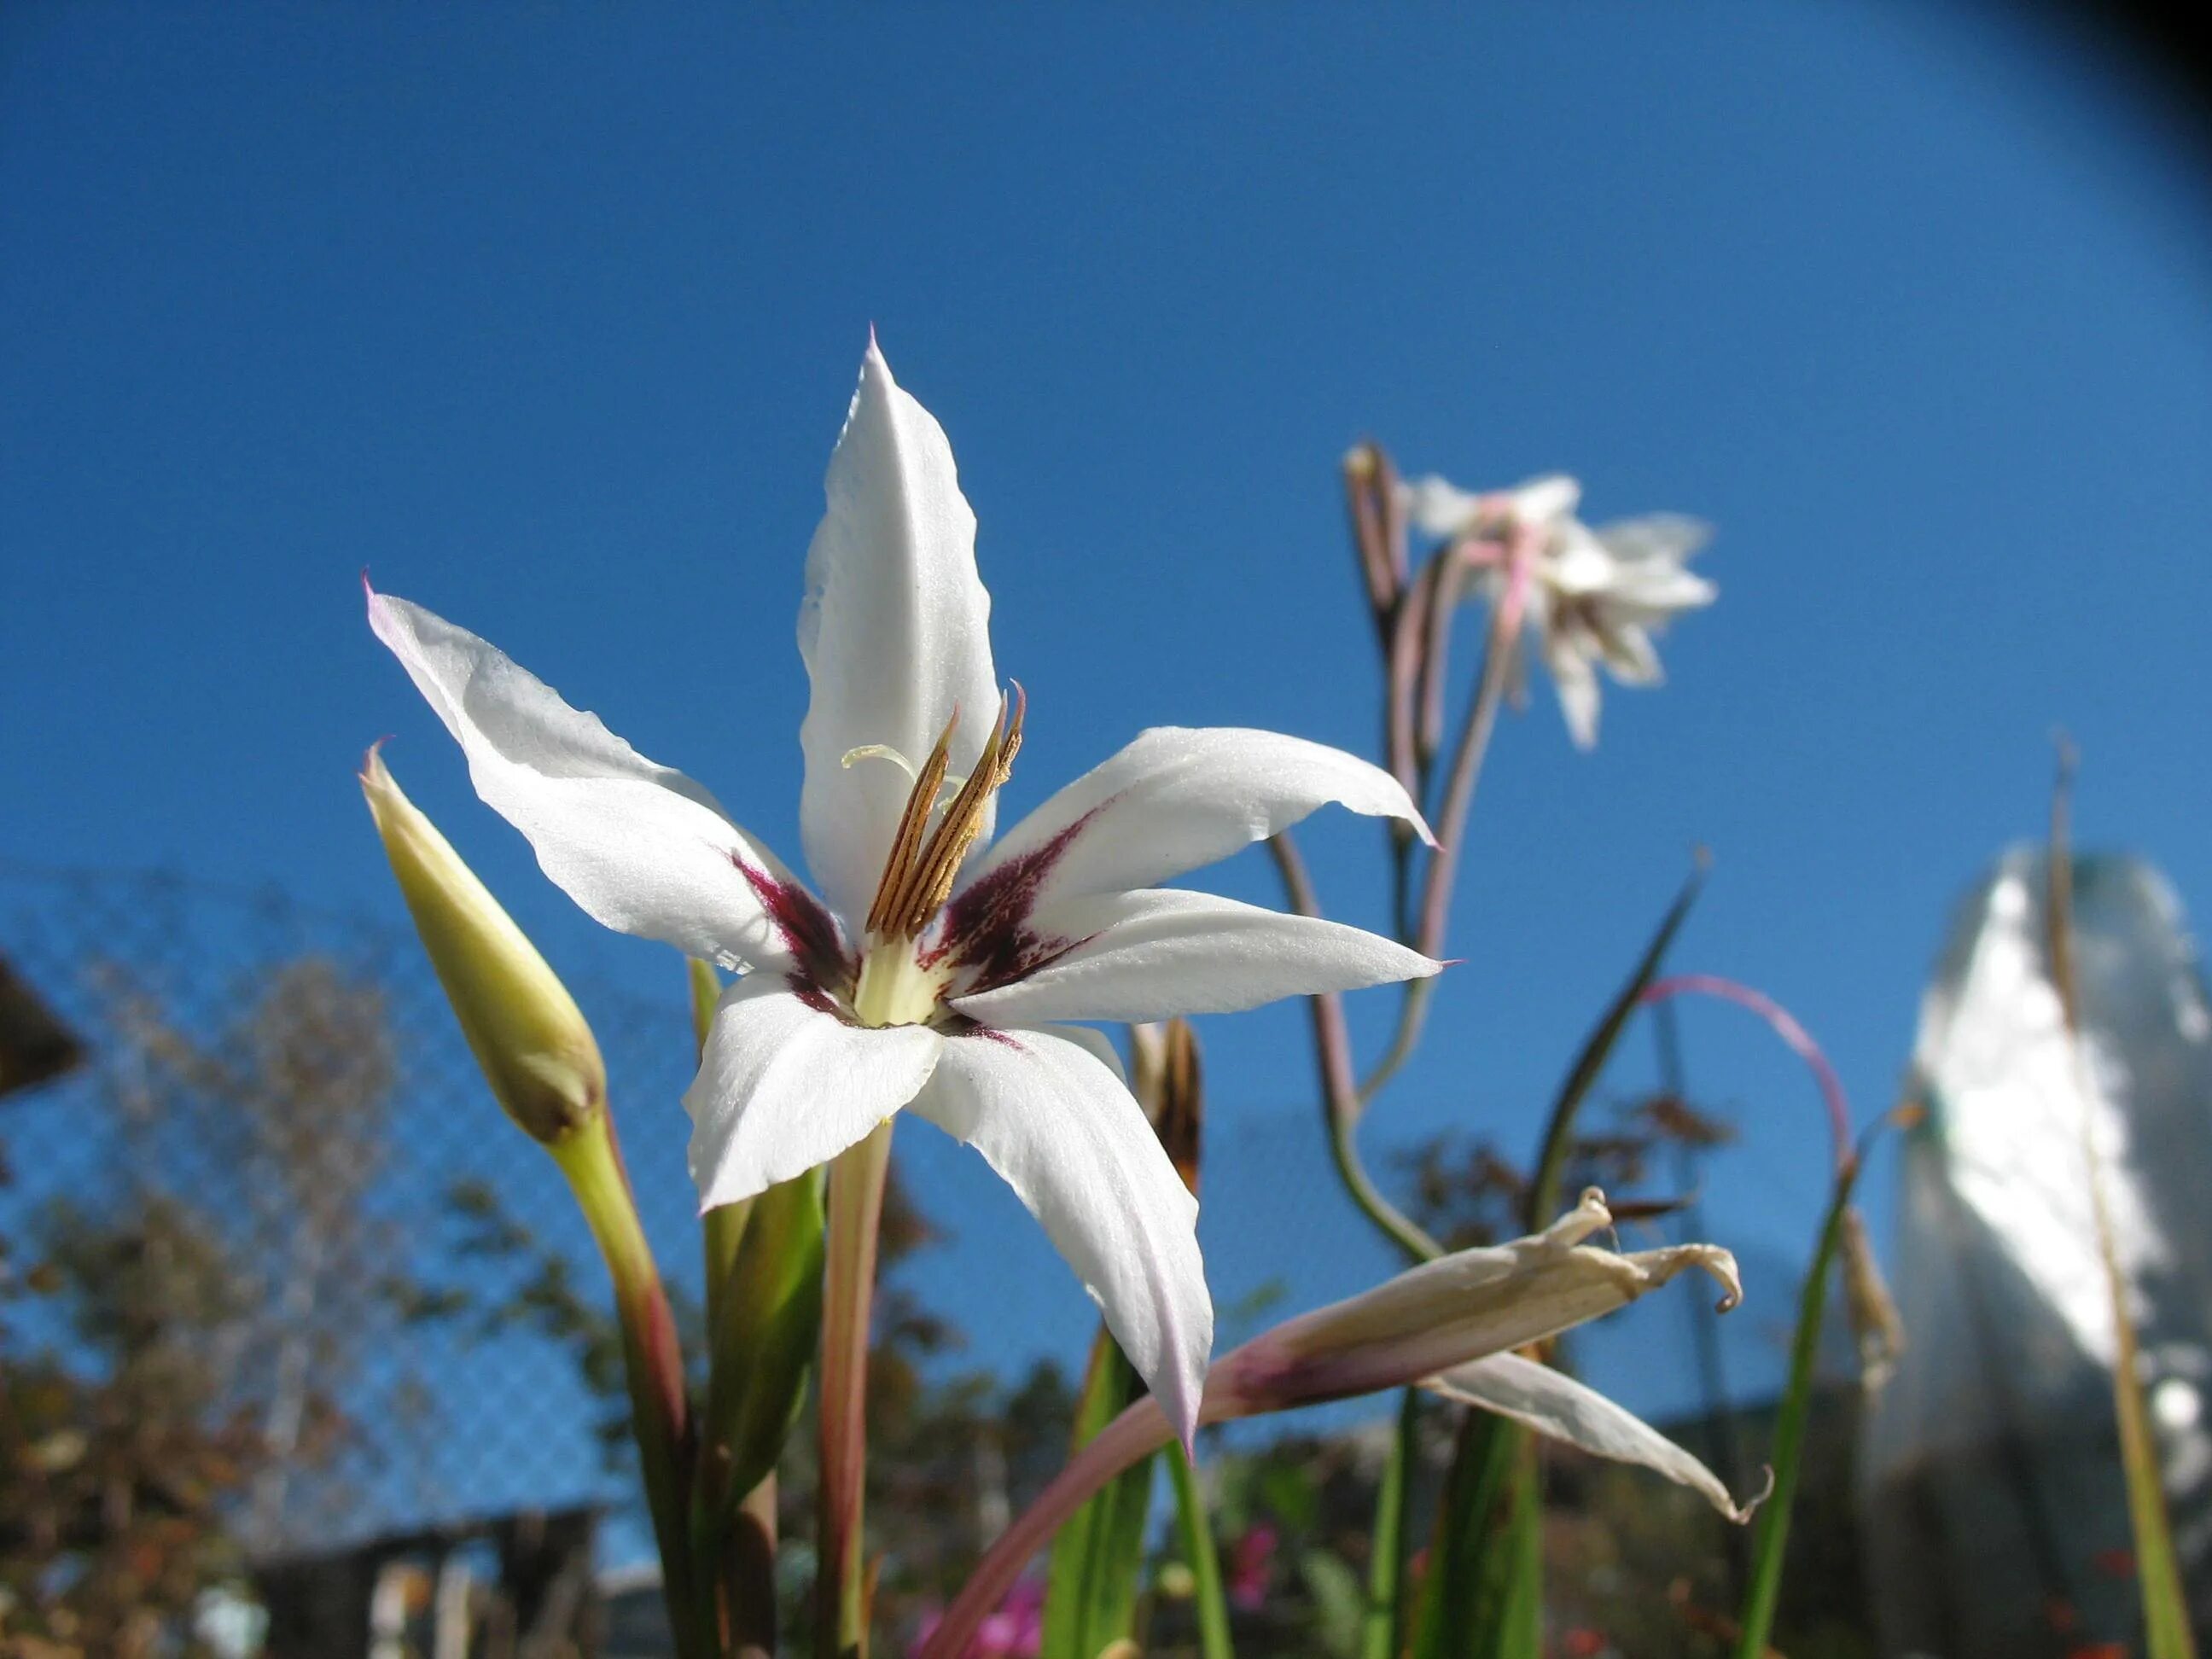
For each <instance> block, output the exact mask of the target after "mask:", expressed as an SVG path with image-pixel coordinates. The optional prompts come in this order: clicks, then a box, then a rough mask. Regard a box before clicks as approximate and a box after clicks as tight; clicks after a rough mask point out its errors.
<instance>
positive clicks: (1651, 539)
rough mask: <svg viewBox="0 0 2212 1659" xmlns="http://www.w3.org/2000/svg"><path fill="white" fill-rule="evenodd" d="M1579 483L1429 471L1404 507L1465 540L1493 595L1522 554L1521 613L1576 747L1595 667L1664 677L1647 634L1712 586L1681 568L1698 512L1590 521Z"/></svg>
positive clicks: (1695, 538)
mask: <svg viewBox="0 0 2212 1659" xmlns="http://www.w3.org/2000/svg"><path fill="white" fill-rule="evenodd" d="M1581 503H1582V486H1581V485H1580V484H1579V483H1577V482H1576V481H1575V480H1574V479H1572V478H1571V477H1566V476H1565V474H1560V473H1553V474H1549V475H1547V476H1545V477H1539V478H1532V479H1530V480H1529V481H1528V483H1524V484H1522V485H1520V486H1518V487H1517V488H1516V489H1508V490H1498V491H1495V492H1493V493H1491V494H1488V495H1471V494H1469V493H1468V491H1466V490H1463V489H1459V488H1457V487H1456V486H1455V485H1453V484H1451V483H1447V482H1446V481H1445V480H1443V479H1442V478H1438V477H1426V478H1422V479H1419V481H1417V482H1415V483H1412V484H1409V485H1407V487H1406V504H1407V516H1408V517H1409V518H1410V519H1411V520H1413V522H1414V523H1415V524H1417V525H1419V526H1420V527H1421V529H1422V530H1423V531H1425V532H1427V533H1428V534H1430V535H1431V536H1435V537H1438V538H1443V539H1446V540H1456V541H1462V542H1464V543H1465V544H1467V550H1468V556H1469V558H1470V560H1471V561H1472V562H1476V563H1477V564H1478V565H1479V567H1480V572H1481V577H1480V580H1481V584H1482V586H1483V588H1484V590H1485V592H1487V593H1488V595H1489V597H1490V599H1491V601H1492V603H1493V604H1496V603H1498V600H1499V599H1500V598H1501V597H1502V596H1503V594H1504V591H1505V587H1506V585H1507V583H1508V582H1509V581H1510V580H1511V579H1512V571H1513V562H1514V561H1515V559H1516V558H1525V559H1527V560H1528V570H1527V573H1526V581H1527V589H1526V596H1525V605H1526V620H1527V626H1528V630H1529V631H1530V632H1531V633H1533V634H1534V635H1535V636H1536V640H1537V646H1538V649H1539V650H1540V651H1541V653H1542V654H1543V659H1544V665H1545V667H1546V668H1547V670H1549V671H1550V673H1551V676H1552V683H1553V685H1555V686H1556V687H1557V688H1558V690H1559V707H1560V708H1561V710H1562V712H1563V713H1564V714H1565V716H1566V721H1567V730H1568V732H1570V733H1571V735H1572V736H1573V738H1574V740H1575V742H1576V744H1577V745H1578V746H1579V747H1581V748H1583V749H1588V748H1590V747H1591V746H1593V745H1594V744H1595V743H1596V742H1597V727H1598V711H1599V704H1600V702H1601V696H1600V690H1599V686H1598V678H1597V670H1598V667H1599V665H1603V666H1604V667H1605V669H1606V671H1607V672H1608V673H1609V674H1611V675H1612V676H1613V678H1614V679H1615V680H1616V681H1618V682H1619V683H1620V684H1623V685H1656V684H1659V683H1660V682H1661V680H1662V678H1664V677H1663V675H1662V672H1661V670H1660V665H1659V653H1658V650H1657V648H1656V646H1655V644H1654V643H1653V636H1654V635H1656V634H1658V633H1660V632H1662V631H1663V630H1664V629H1665V628H1666V626H1667V624H1668V623H1669V622H1671V621H1672V620H1673V619H1674V617H1676V616H1678V615H1679V614H1680V613H1681V612H1682V611H1693V610H1697V609H1699V607H1701V606H1704V605H1711V603H1712V602H1713V600H1714V599H1715V598H1716V597H1717V595H1718V592H1719V590H1718V589H1717V588H1716V587H1715V586H1713V584H1712V583H1711V582H1710V581H1708V580H1705V578H1704V577H1702V576H1699V575H1697V574H1694V573H1693V572H1692V571H1691V570H1689V569H1688V568H1686V561H1687V560H1688V559H1689V558H1690V557H1691V556H1692V555H1694V554H1695V553H1696V552H1697V551H1698V550H1699V549H1700V548H1702V547H1703V546H1704V545H1705V543H1706V541H1707V540H1708V539H1709V538H1710V537H1711V531H1710V529H1709V528H1708V527H1707V526H1705V525H1704V524H1703V523H1701V522H1699V520H1695V519H1690V518H1685V517H1682V516H1681V515H1680V514H1678V513H1650V514H1647V515H1646V516H1644V517H1642V518H1636V519H1622V520H1616V521H1614V522H1613V523H1611V524H1607V525H1601V526H1598V527H1596V528H1595V529H1593V528H1591V527H1590V526H1588V525H1586V524H1584V523H1583V521H1582V520H1580V519H1579V518H1577V516H1576V512H1577V508H1578V507H1580V505H1581Z"/></svg>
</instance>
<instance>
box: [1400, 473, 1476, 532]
mask: <svg viewBox="0 0 2212 1659" xmlns="http://www.w3.org/2000/svg"><path fill="white" fill-rule="evenodd" d="M1400 489H1401V495H1400V499H1401V501H1403V502H1404V503H1405V507H1406V517H1407V519H1408V520H1411V521H1412V522H1413V524H1414V525H1415V526H1418V527H1419V530H1420V532H1421V533H1422V534H1423V535H1425V536H1435V537H1437V538H1444V537H1449V536H1456V535H1458V534H1460V533H1461V532H1462V531H1464V530H1466V529H1467V528H1468V526H1471V525H1472V524H1473V523H1474V519H1475V514H1476V513H1477V512H1478V511H1479V510H1480V507H1481V505H1482V497H1481V496H1480V495H1469V494H1468V492H1467V491H1466V490H1464V489H1461V488H1460V487H1459V486H1458V485H1457V484H1455V483H1452V482H1451V481H1450V480H1449V479H1447V478H1439V477H1437V476H1436V475H1435V474H1434V473H1431V474H1430V475H1429V476H1428V477H1425V478H1416V479H1414V480H1413V482H1412V483H1408V484H1404V485H1401V486H1400Z"/></svg>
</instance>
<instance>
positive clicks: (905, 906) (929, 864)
mask: <svg viewBox="0 0 2212 1659" xmlns="http://www.w3.org/2000/svg"><path fill="white" fill-rule="evenodd" d="M1028 704H1029V699H1028V696H1027V695H1026V694H1025V693H1024V691H1023V690H1022V688H1021V686H1020V685H1019V684H1016V685H1015V686H1014V687H1013V689H1012V691H1011V692H1010V693H1008V694H1007V695H1006V696H1003V697H1001V698H1000V702H999V718H998V720H996V721H995V722H994V724H993V726H992V728H991V735H990V737H989V738H987V740H986V741H985V743H984V744H983V752H982V754H981V756H979V757H977V759H976V762H975V770H974V771H972V772H970V773H969V775H967V777H966V778H964V779H963V780H962V781H961V784H960V787H959V790H958V792H957V793H955V794H954V796H953V797H952V800H951V804H950V805H947V806H946V807H945V813H944V816H943V817H940V818H939V819H938V822H937V827H936V829H934V830H932V829H930V827H929V821H930V818H931V817H932V815H933V811H934V810H935V807H936V804H937V798H938V794H939V791H940V790H941V789H942V788H943V787H944V786H945V772H946V767H947V764H948V756H949V753H950V750H951V742H952V733H953V732H954V730H955V728H957V726H958V725H959V723H960V714H959V711H958V710H957V709H956V710H954V711H953V715H952V718H951V720H948V721H946V722H945V731H944V733H943V735H942V736H940V737H939V738H938V740H937V747H936V748H935V749H933V750H931V751H930V756H929V759H928V760H927V762H925V763H923V765H922V768H921V772H920V773H919V774H917V775H916V776H915V782H914V788H913V790H912V792H911V793H909V794H908V796H907V802H906V810H905V811H903V812H902V813H901V814H900V815H899V823H898V830H897V833H896V834H895V835H894V836H892V837H891V847H890V855H889V856H888V857H887V858H886V859H885V860H884V874H883V880H882V881H881V882H880V883H879V884H878V886H877V888H876V897H875V902H874V903H873V904H872V905H871V906H870V907H869V908H868V926H867V932H868V936H869V937H870V938H871V939H893V938H897V939H913V938H915V937H916V936H917V935H919V934H920V933H921V930H922V928H923V927H926V926H927V925H928V921H929V919H930V917H931V916H933V915H935V914H936V913H937V910H938V908H939V906H940V905H942V904H943V903H944V902H945V900H946V899H948V898H950V897H951V895H952V884H953V882H954V880H955V879H956V878H957V877H958V875H959V872H960V864H961V860H963V859H964V858H966V857H967V855H968V849H969V848H971V847H973V846H974V845H975V839H976V837H977V836H980V835H981V833H982V829H983V809H984V806H985V805H986V804H987V802H988V801H989V799H990V798H991V795H992V793H993V792H994V791H995V790H997V789H998V788H999V787H1000V786H1001V785H1002V784H1004V783H1005V782H1006V780H1007V778H1008V777H1010V776H1012V773H1013V764H1014V756H1015V754H1016V753H1017V752H1018V750H1020V748H1021V745H1022V718H1023V715H1024V713H1025V712H1026V710H1027V708H1028ZM872 752H873V746H872V745H871V746H870V747H869V748H868V749H866V750H858V749H856V750H853V751H851V753H850V754H848V756H847V757H846V758H847V760H848V762H849V761H850V760H852V759H853V758H854V757H863V758H865V757H866V755H867V754H869V753H872ZM889 757H890V754H889V751H886V758H889Z"/></svg>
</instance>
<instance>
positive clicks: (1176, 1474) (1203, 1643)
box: [1168, 1445, 1235, 1659]
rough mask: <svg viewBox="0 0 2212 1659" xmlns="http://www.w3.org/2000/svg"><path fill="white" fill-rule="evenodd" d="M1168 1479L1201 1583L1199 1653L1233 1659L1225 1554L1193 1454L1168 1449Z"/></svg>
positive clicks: (1212, 1658) (1192, 1566) (1192, 1568)
mask: <svg viewBox="0 0 2212 1659" xmlns="http://www.w3.org/2000/svg"><path fill="white" fill-rule="evenodd" d="M1168 1477H1169V1479H1170V1480H1172V1481H1173V1482H1174V1485H1175V1501H1176V1522H1177V1524H1178V1525H1179V1526H1180V1528H1182V1547H1183V1551H1184V1553H1186V1554H1188V1556H1189V1557H1190V1571H1191V1576H1192V1577H1194V1579H1195V1580H1196V1581H1197V1586H1196V1589H1195V1590H1194V1593H1193V1601H1194V1605H1195V1607H1196V1608H1197V1611H1198V1650H1199V1652H1200V1655H1201V1656H1202V1659H1233V1656H1234V1652H1235V1650H1234V1649H1233V1648H1232V1647H1231V1644H1230V1640H1229V1601H1228V1598H1227V1597H1226V1596H1225V1595H1224V1594H1223V1593H1222V1589H1221V1553H1220V1552H1219V1551H1218V1550H1217V1549H1216V1548H1215V1547H1214V1544H1213V1528H1212V1524H1211V1523H1210V1522H1208V1521H1207V1520H1206V1497H1205V1494H1204V1493H1202V1492H1200V1491H1199V1489H1198V1475H1197V1473H1196V1472H1195V1471H1194V1469H1192V1468H1191V1467H1190V1456H1189V1454H1188V1453H1187V1452H1185V1451H1184V1450H1183V1449H1182V1447H1181V1446H1180V1445H1176V1446H1170V1448H1169V1449H1168Z"/></svg>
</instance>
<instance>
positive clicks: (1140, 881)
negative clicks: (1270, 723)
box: [971, 726, 1434, 913]
mask: <svg viewBox="0 0 2212 1659" xmlns="http://www.w3.org/2000/svg"><path fill="white" fill-rule="evenodd" d="M1332 801H1334V803H1336V804H1337V805H1340V806H1347V807H1349V808H1351V809H1352V811H1355V812H1364V813H1367V814H1369V815H1370V816H1373V817H1393V818H1402V819H1403V820H1405V821H1406V822H1407V823H1410V824H1412V825H1413V828H1414V829H1415V830H1417V831H1418V832H1419V835H1420V836H1421V839H1422V840H1424V841H1428V842H1431V844H1433V839H1434V838H1433V837H1431V836H1430V834H1429V827H1428V825H1427V824H1425V823H1423V822H1422V821H1421V815H1420V813H1419V811H1418V810H1417V809H1416V808H1415V807H1414V805H1413V802H1412V800H1410V799H1408V798H1407V794H1406V792H1405V790H1404V788H1403V787H1401V786H1400V784H1399V782H1398V781H1397V780H1396V779H1395V778H1394V777H1392V776H1391V775H1389V773H1388V772H1385V771H1384V770H1383V769H1382V768H1380V767H1379V766H1373V765H1370V764H1369V763H1367V762H1365V761H1364V760H1361V759H1359V758H1358V757H1357V756H1353V755H1347V754H1346V753H1345V752H1344V751H1343V750H1340V749H1331V748H1328V747H1327V746H1326V745H1325V744H1318V743H1308V742H1307V741H1306V740H1305V739H1304V738H1286V737H1284V736H1282V735H1281V734H1280V733H1279V732H1253V731H1247V730H1244V729H1242V728H1240V727H1235V726H1200V727H1189V726H1154V727H1153V728H1152V730H1150V731H1148V732H1139V734H1138V736H1137V738H1136V740H1135V741H1134V742H1133V743H1131V744H1129V745H1128V746H1127V748H1125V749H1123V750H1121V752H1120V753H1119V754H1117V755H1115V757H1113V758H1112V759H1110V760H1109V761H1107V762H1106V763H1104V764H1103V765H1101V766H1098V767H1096V768H1094V769H1091V771H1089V772H1086V773H1085V774H1084V775H1083V776H1081V777H1079V778H1078V779H1077V780H1076V781H1074V782H1073V783H1071V784H1069V785H1068V786H1067V787H1066V788H1065V789H1062V790H1061V791H1060V793H1058V794H1055V795H1054V796H1053V797H1052V798H1051V799H1049V800H1048V801H1046V802H1045V803H1044V805H1042V806H1040V807H1038V808H1037V809H1036V811H1034V812H1031V813H1030V815H1029V816H1028V817H1025V818H1024V819H1023V820H1022V821H1021V822H1020V823H1018V824H1016V825H1015V826H1014V827H1013V828H1012V829H1010V830H1008V831H1007V832H1006V836H1005V838H1004V839H1003V840H1002V841H1000V842H999V843H998V845H996V846H995V847H994V848H992V849H991V851H990V853H989V854H988V855H987V857H986V858H985V859H984V860H982V861H981V864H980V865H979V866H976V870H975V881H974V883H972V884H971V890H973V888H974V887H975V886H979V885H980V884H981V883H982V882H983V881H984V880H985V879H986V878H992V879H994V880H995V881H996V882H998V883H999V884H1001V885H1009V886H1012V885H1018V886H1019V887H1021V888H1022V890H1023V892H1022V898H1023V901H1024V904H1025V906H1026V908H1028V909H1029V910H1030V911H1031V912H1032V913H1034V912H1035V911H1036V910H1038V909H1041V908H1044V907H1045V906H1047V905H1049V904H1054V903H1058V902H1061V901H1063V900H1066V899H1072V898H1079V897H1082V896H1085V895H1088V894H1091V893H1114V892H1126V891H1127V890H1129V889H1131V888H1133V887H1149V886H1152V884H1154V883H1156V882H1161V881H1165V880H1167V879H1168V878H1170V877H1171V876H1178V875H1181V874H1182V872H1184V871H1186V870H1195V869H1197V868H1199V867H1200V866H1203V865H1208V864H1212V863H1215V862H1217V861H1218V860H1221V859H1225V858H1227V857H1228V856H1229V855H1230V854H1231V853H1234V852H1236V851H1237V849H1238V848H1243V847H1245V846H1248V845H1249V844H1250V843H1251V842H1255V841H1261V840H1263V839H1265V838H1266V837H1267V836H1272V835H1273V834H1274V833H1275V832H1276V831H1277V830H1279V829H1289V828H1290V827H1291V825H1292V824H1294V823H1297V822H1298V821H1299V820H1300V819H1302V818H1304V817H1305V816H1306V815H1307V814H1308V813H1310V812H1311V811H1314V810H1315V809H1316V807H1320V806H1324V805H1328V804H1329V803H1330V802H1332Z"/></svg>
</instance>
